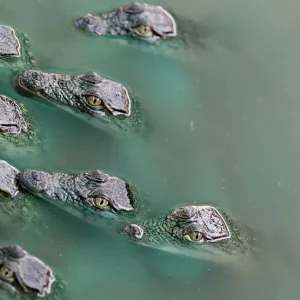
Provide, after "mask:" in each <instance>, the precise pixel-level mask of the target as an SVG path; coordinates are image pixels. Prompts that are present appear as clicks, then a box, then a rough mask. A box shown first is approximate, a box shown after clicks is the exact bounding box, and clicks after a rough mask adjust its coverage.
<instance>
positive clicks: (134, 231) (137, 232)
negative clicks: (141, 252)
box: [122, 224, 144, 239]
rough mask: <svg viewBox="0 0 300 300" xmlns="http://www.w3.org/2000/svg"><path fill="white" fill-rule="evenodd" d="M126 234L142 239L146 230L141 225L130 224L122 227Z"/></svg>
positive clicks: (129, 236)
mask: <svg viewBox="0 0 300 300" xmlns="http://www.w3.org/2000/svg"><path fill="white" fill-rule="evenodd" d="M122 232H123V234H124V235H125V236H127V237H128V238H131V239H141V238H142V237H143V235H144V230H143V228H142V227H141V226H139V225H136V224H130V225H127V226H125V227H124V228H123V229H122Z"/></svg>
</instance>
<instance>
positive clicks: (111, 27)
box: [75, 2, 227, 66]
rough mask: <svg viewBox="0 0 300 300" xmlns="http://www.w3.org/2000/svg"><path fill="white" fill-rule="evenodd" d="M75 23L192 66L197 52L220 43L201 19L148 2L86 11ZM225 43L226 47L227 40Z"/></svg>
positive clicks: (90, 31)
mask: <svg viewBox="0 0 300 300" xmlns="http://www.w3.org/2000/svg"><path fill="white" fill-rule="evenodd" d="M75 25H76V27H77V28H79V29H81V30H82V31H84V32H89V33H92V34H95V35H98V36H103V35H106V36H109V35H111V36H112V35H113V36H122V37H129V39H127V43H125V42H123V40H124V39H122V40H121V41H122V46H124V45H130V47H131V48H132V47H136V48H138V49H139V51H146V52H148V53H149V52H151V51H153V52H154V53H155V54H157V53H159V54H162V55H165V56H167V57H168V58H176V59H177V60H180V61H182V60H184V61H185V62H190V63H192V64H193V66H194V65H195V61H197V60H198V59H199V53H201V52H207V51H211V50H212V49H218V48H220V46H221V47H223V46H222V44H223V43H222V41H221V40H220V38H219V37H216V36H215V35H214V30H213V29H212V28H210V26H207V25H205V24H204V21H203V20H202V21H199V20H198V19H197V20H196V21H195V20H192V19H190V18H187V17H184V16H180V15H178V14H177V13H175V12H172V10H170V9H168V11H167V10H166V9H164V8H162V7H161V6H156V5H150V4H147V3H139V2H132V3H129V4H126V5H124V6H120V7H118V8H116V9H114V10H112V11H110V12H107V13H104V12H103V13H98V14H95V15H93V14H90V13H89V14H86V15H83V16H80V17H78V18H77V19H76V20H75ZM117 40H118V41H120V39H117ZM121 41H120V42H121ZM136 41H137V43H136ZM139 41H146V42H148V43H140V42H139ZM161 41H164V42H163V43H161V45H159V47H157V44H158V43H157V42H161ZM149 42H150V43H149ZM224 46H225V47H226V48H227V45H226V44H225V45H224Z"/></svg>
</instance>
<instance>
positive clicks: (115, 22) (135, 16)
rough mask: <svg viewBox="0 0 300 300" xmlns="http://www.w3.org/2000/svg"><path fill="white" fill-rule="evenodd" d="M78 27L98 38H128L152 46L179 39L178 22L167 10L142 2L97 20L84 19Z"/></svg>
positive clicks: (93, 18)
mask: <svg viewBox="0 0 300 300" xmlns="http://www.w3.org/2000/svg"><path fill="white" fill-rule="evenodd" d="M75 24H76V26H77V27H79V28H81V29H83V30H85V31H89V32H93V33H96V34H98V35H106V34H111V35H127V36H131V37H135V38H139V39H142V40H146V41H150V42H152V41H157V40H162V39H167V38H170V37H174V36H176V35H177V29H176V23H175V20H174V18H173V17H172V16H171V15H170V14H169V13H168V12H167V11H166V10H165V9H163V8H162V7H161V6H157V5H149V4H146V3H138V2H134V3H129V4H126V5H124V6H121V7H119V8H117V9H115V10H113V11H111V12H109V13H101V14H100V15H97V16H93V15H91V14H87V15H84V16H81V17H79V18H77V20H76V21H75Z"/></svg>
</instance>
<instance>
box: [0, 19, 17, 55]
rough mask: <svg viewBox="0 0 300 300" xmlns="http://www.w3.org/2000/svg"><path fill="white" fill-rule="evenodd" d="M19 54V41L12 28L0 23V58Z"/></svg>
mask: <svg viewBox="0 0 300 300" xmlns="http://www.w3.org/2000/svg"><path fill="white" fill-rule="evenodd" d="M20 56H21V52H20V42H19V39H18V38H17V36H16V33H15V31H14V29H13V28H11V27H9V26H4V25H0V58H1V57H20Z"/></svg>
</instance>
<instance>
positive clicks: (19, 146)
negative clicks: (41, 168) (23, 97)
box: [0, 95, 40, 156]
mask: <svg viewBox="0 0 300 300" xmlns="http://www.w3.org/2000/svg"><path fill="white" fill-rule="evenodd" d="M39 143H40V140H39V138H38V135H37V133H36V130H34V129H33V126H32V122H31V120H30V119H29V117H28V115H27V111H26V110H25V108H24V107H22V106H19V105H18V104H17V103H16V102H15V101H14V100H12V99H11V98H9V97H7V96H4V95H0V149H1V153H2V154H3V153H4V152H9V153H10V154H12V153H14V154H15V155H18V156H23V155H25V154H32V153H34V151H35V149H34V148H33V145H37V144H39Z"/></svg>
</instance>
